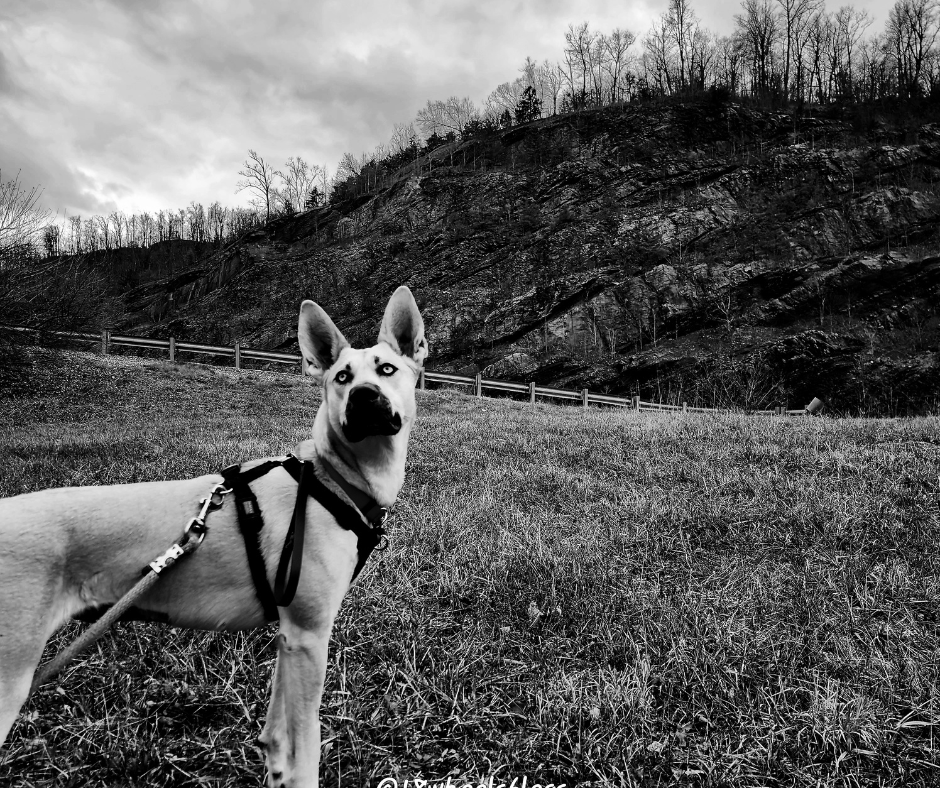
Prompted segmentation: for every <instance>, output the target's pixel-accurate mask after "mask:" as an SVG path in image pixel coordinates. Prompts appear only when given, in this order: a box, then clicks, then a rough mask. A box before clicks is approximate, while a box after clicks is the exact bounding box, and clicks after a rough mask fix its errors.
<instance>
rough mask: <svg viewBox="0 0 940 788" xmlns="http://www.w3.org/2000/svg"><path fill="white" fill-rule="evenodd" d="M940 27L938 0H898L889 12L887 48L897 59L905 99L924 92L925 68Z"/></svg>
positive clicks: (893, 57) (896, 68) (900, 83)
mask: <svg viewBox="0 0 940 788" xmlns="http://www.w3.org/2000/svg"><path fill="white" fill-rule="evenodd" d="M938 30H940V3H938V2H937V0H897V2H896V3H895V4H894V6H893V7H892V8H891V10H890V11H889V12H888V25H887V31H886V42H885V43H886V49H887V50H888V52H890V56H891V58H892V59H893V60H894V68H895V73H896V74H897V80H898V93H899V94H900V95H901V96H902V97H903V98H912V97H915V96H918V95H920V94H921V93H922V92H923V87H924V86H923V77H924V69H925V65H926V63H927V61H928V60H929V59H930V57H931V56H932V55H933V54H934V51H935V50H934V44H935V43H936V40H937V34H938Z"/></svg>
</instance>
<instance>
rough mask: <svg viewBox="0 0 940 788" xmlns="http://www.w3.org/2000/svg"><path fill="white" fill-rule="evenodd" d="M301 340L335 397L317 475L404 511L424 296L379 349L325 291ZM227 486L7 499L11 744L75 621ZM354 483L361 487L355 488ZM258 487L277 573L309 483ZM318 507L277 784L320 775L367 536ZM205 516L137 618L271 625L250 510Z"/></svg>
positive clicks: (4, 725)
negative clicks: (336, 314) (340, 644)
mask: <svg viewBox="0 0 940 788" xmlns="http://www.w3.org/2000/svg"><path fill="white" fill-rule="evenodd" d="M297 336H298V342H299V344H300V348H301V352H302V355H303V359H304V367H305V372H306V374H309V375H311V376H312V377H313V378H314V379H315V380H316V381H318V382H319V383H320V384H321V386H322V395H323V396H322V402H321V404H320V407H319V409H318V410H317V414H316V417H315V419H314V424H313V435H312V438H311V439H308V440H306V441H303V442H302V443H301V444H300V447H299V448H298V450H297V452H295V454H297V455H298V456H299V459H302V460H325V461H327V462H328V464H329V465H330V466H332V468H333V469H335V471H338V473H339V476H340V477H341V479H340V480H337V479H336V477H335V476H334V477H333V478H330V476H329V474H324V473H322V468H321V471H318V474H317V475H318V477H322V478H321V479H320V480H321V482H322V484H324V485H325V486H326V487H327V488H328V489H330V490H331V491H332V492H333V493H334V494H335V495H337V496H340V497H342V498H343V500H344V501H348V500H350V498H349V496H350V494H355V491H360V493H359V494H363V493H364V494H366V495H367V496H369V497H371V498H372V499H373V500H374V502H375V503H376V504H377V505H378V506H380V507H389V506H391V505H392V504H393V503H394V501H395V499H396V498H397V496H398V492H399V490H400V489H401V486H402V484H403V482H404V478H405V461H406V457H407V452H408V439H409V435H410V432H411V427H412V424H413V423H414V419H415V411H416V405H415V387H416V380H417V376H418V375H419V374H420V370H421V367H422V366H423V363H424V359H425V358H426V356H427V352H428V346H427V341H426V339H425V335H424V322H423V320H422V317H421V314H420V312H419V310H418V306H417V304H416V303H415V300H414V297H413V296H412V294H411V291H410V290H409V289H408V288H407V287H399V288H398V289H397V290H396V291H395V293H394V294H393V295H392V297H391V299H390V300H389V302H388V305H387V307H386V310H385V314H384V316H383V318H382V323H381V327H380V329H379V334H378V341H377V344H376V345H374V346H373V347H370V348H365V349H353V348H352V347H350V345H349V343H348V342H347V341H346V339H345V338H344V337H343V335H342V333H341V332H340V331H339V329H338V328H337V327H336V326H335V324H334V323H333V321H332V320H331V319H330V318H329V316H328V315H327V314H326V312H325V311H324V310H323V309H322V308H321V307H320V306H319V305H317V304H316V303H314V302H313V301H304V302H303V303H302V304H301V307H300V316H299V320H298V330H297ZM255 464H257V463H255ZM242 467H243V468H247V469H250V468H251V467H252V464H246V465H245V466H242ZM335 471H334V472H335ZM338 481H339V482H340V483H337V482H338ZM222 482H223V476H221V475H219V474H209V475H206V476H201V477H199V478H196V479H186V480H179V481H158V482H144V483H139V484H124V485H111V486H98V487H94V486H88V487H63V488H59V489H52V490H43V491H40V492H33V493H26V494H24V495H18V496H15V497H12V498H7V499H4V500H0V744H2V743H3V741H4V740H5V739H6V736H7V734H8V733H9V730H10V728H11V726H12V725H13V722H14V720H15V719H16V716H17V714H18V713H19V709H20V708H21V706H22V705H23V703H24V702H25V701H26V699H27V697H28V695H29V692H30V684H31V680H32V678H33V673H34V671H35V669H36V666H37V663H38V662H39V659H40V657H41V655H42V652H43V648H44V646H45V644H46V642H47V641H48V639H49V638H50V637H51V635H52V634H53V633H54V632H55V631H56V630H57V629H59V627H61V626H62V624H63V623H65V621H66V620H68V619H69V618H76V617H82V616H86V617H87V616H88V615H89V614H92V617H94V614H95V613H96V611H97V612H98V613H99V614H100V611H101V610H102V609H106V608H107V607H109V606H111V605H113V604H114V603H115V602H116V601H117V600H118V599H119V598H120V597H121V596H123V595H124V594H125V593H126V592H127V591H128V590H129V589H130V588H131V587H132V586H133V585H134V584H135V583H136V582H137V581H138V580H139V579H140V577H141V572H142V568H145V567H146V566H147V564H148V562H150V561H152V560H153V559H154V557H155V556H158V555H159V554H160V553H161V551H163V550H165V549H166V548H167V546H168V545H169V544H171V543H172V542H173V540H174V539H177V538H178V537H179V535H180V533H181V531H182V528H183V526H184V525H185V524H186V523H187V521H188V520H190V519H191V518H192V517H193V515H194V514H196V513H197V511H198V509H199V502H200V499H201V498H203V497H204V496H206V495H207V493H208V492H209V491H210V490H211V489H213V487H215V485H218V484H221V483H222ZM343 482H345V487H346V489H347V490H348V489H349V485H351V486H352V487H353V488H354V491H353V493H349V492H346V493H344V492H343ZM250 487H251V491H252V492H253V493H254V495H255V496H256V499H257V503H258V504H259V505H260V509H261V512H262V513H263V518H264V527H263V529H262V530H261V531H260V532H259V534H258V546H259V547H260V553H261V555H262V556H263V558H264V571H265V572H266V573H267V581H268V583H271V582H273V580H274V570H275V567H276V566H277V564H278V558H279V556H280V555H281V551H282V546H283V545H284V543H285V539H287V538H288V530H289V527H290V526H289V524H290V523H291V519H292V515H293V514H294V512H295V509H294V507H295V499H296V498H297V496H298V484H297V482H296V481H295V480H294V478H292V476H291V475H290V474H289V473H288V472H287V471H286V470H285V469H284V468H281V467H277V468H274V469H273V470H271V471H270V472H269V473H266V474H265V475H263V476H261V477H260V478H258V479H257V480H255V481H253V482H252V483H251V485H250ZM305 505H306V511H305V514H303V515H302V519H303V521H304V524H305V531H306V538H305V540H304V542H303V548H302V554H301V555H300V558H301V559H302V564H301V566H302V571H301V572H300V574H299V578H298V580H297V587H296V595H295V596H294V599H293V601H292V602H291V603H290V604H288V605H287V606H286V607H279V608H277V615H278V618H279V621H280V626H279V632H278V635H277V664H276V667H275V671H274V679H273V682H272V686H271V695H270V703H269V706H268V714H267V719H266V721H265V725H264V729H263V732H262V734H261V744H262V747H263V748H264V750H265V760H266V767H267V784H268V785H269V786H272V787H273V786H316V785H317V784H318V770H319V758H320V719H319V708H320V699H321V695H322V692H323V682H324V678H325V674H326V665H327V647H328V644H329V639H330V633H331V631H332V628H333V621H334V619H335V617H336V615H337V612H338V611H339V607H340V604H341V603H342V600H343V597H344V596H345V595H346V591H347V589H348V588H349V586H350V584H351V580H352V578H353V573H354V570H355V569H357V568H358V567H357V555H358V549H359V544H358V539H357V535H356V534H355V533H353V532H351V531H350V530H346V529H344V528H342V527H340V524H339V522H338V520H337V519H336V518H335V517H334V515H333V513H332V512H331V511H330V510H329V509H328V508H326V507H325V506H324V505H322V504H321V503H320V502H319V500H317V499H313V498H311V499H307V503H306V504H305ZM206 526H207V532H206V536H205V539H204V542H203V543H202V544H201V546H200V547H199V549H197V550H195V551H194V552H193V553H191V554H190V555H187V556H185V557H184V558H183V559H181V560H180V561H179V562H178V564H177V565H175V566H173V567H172V569H171V570H170V571H168V572H166V574H165V575H163V576H162V577H161V579H160V581H159V582H158V583H156V584H155V585H154V586H153V587H152V588H151V589H150V590H149V591H147V592H146V594H145V595H144V596H143V597H142V598H141V599H140V600H139V601H137V602H136V603H135V608H136V613H137V615H136V616H135V617H137V618H153V619H159V620H163V621H166V622H168V623H170V624H172V625H174V626H181V627H187V628H194V629H210V630H225V631H236V630H244V629H251V628H254V627H258V626H261V625H263V624H265V623H267V620H268V618H267V617H266V616H265V610H264V607H263V605H262V602H261V601H260V600H259V592H258V591H257V590H256V586H255V583H254V582H253V580H252V574H251V572H249V571H248V558H247V556H246V553H247V542H246V541H245V540H243V538H242V535H241V533H240V530H239V524H238V514H237V512H236V506H234V505H233V504H232V503H231V502H229V501H227V500H223V502H222V506H221V507H220V508H218V509H217V510H215V511H212V512H211V513H209V514H208V515H207V517H206ZM295 546H296V543H295ZM293 560H294V561H297V556H295V557H294V559H293Z"/></svg>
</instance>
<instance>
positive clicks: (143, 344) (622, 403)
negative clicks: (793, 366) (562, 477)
mask: <svg viewBox="0 0 940 788" xmlns="http://www.w3.org/2000/svg"><path fill="white" fill-rule="evenodd" d="M3 327H4V328H7V329H10V330H13V331H25V332H35V333H39V334H43V333H45V334H51V335H52V336H56V337H62V338H64V339H72V340H78V341H86V342H96V343H100V344H101V352H102V353H108V351H109V350H110V348H112V347H129V348H148V349H158V350H167V351H168V352H169V357H170V361H176V360H177V354H178V353H179V352H181V351H183V352H186V353H203V354H206V355H212V356H228V357H233V358H234V359H235V368H236V369H241V368H242V361H244V360H251V361H266V362H269V363H275V364H293V365H297V366H298V367H299V369H300V372H301V374H304V373H305V372H306V370H305V363H306V362H305V361H304V360H303V357H302V356H299V355H296V354H294V353H280V352H278V351H274V350H257V349H255V348H247V347H242V346H241V344H240V343H238V342H236V343H235V344H234V345H233V346H231V347H225V346H220V345H202V344H198V343H195V342H177V341H176V339H175V338H173V337H170V338H169V339H150V338H149V337H138V336H132V335H129V334H128V335H125V334H112V333H111V332H110V331H108V330H107V329H105V330H102V332H101V333H100V334H90V333H87V332H76V331H40V330H39V329H35V328H28V327H25V326H3ZM427 383H444V384H450V385H457V386H472V387H473V390H474V393H475V394H476V396H477V397H482V396H483V391H484V389H489V390H491V391H507V392H511V393H516V394H528V395H529V401H530V402H532V403H534V402H535V401H536V398H537V397H547V398H551V399H562V400H569V401H574V402H578V401H580V402H581V404H582V405H583V406H584V407H585V408H587V407H588V406H589V405H613V406H619V407H624V408H632V409H633V410H637V411H641V410H642V411H647V412H660V413H675V412H683V413H720V412H722V410H721V409H720V408H703V407H698V406H691V405H688V404H686V403H684V402H683V403H682V404H681V405H668V404H666V403H663V402H644V401H642V400H641V399H640V398H639V397H617V396H614V395H612V394H592V393H591V392H590V391H589V390H588V389H581V390H580V391H572V390H570V389H556V388H552V387H550V386H537V385H536V384H535V383H534V382H533V383H528V384H527V383H517V382H515V381H511V380H498V379H492V378H484V377H482V376H481V375H479V374H478V375H475V376H474V377H468V376H466V375H452V374H450V373H449V372H429V371H427V370H422V371H421V374H420V375H419V376H418V388H420V389H424V388H425V387H426V384H427ZM822 405H823V403H822V400H820V399H818V398H813V401H812V402H810V403H809V404H808V405H807V406H806V407H805V408H797V409H789V410H788V409H786V408H782V407H781V408H774V409H771V410H755V411H751V413H752V414H753V415H757V416H805V415H809V414H812V413H815V412H816V411H818V410H819V409H820V408H821V407H822Z"/></svg>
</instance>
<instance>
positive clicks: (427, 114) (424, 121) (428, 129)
mask: <svg viewBox="0 0 940 788" xmlns="http://www.w3.org/2000/svg"><path fill="white" fill-rule="evenodd" d="M477 114H478V113H477V110H476V107H474V106H473V102H472V101H471V100H470V99H469V98H466V97H465V98H458V97H457V96H451V97H450V98H449V99H447V101H428V103H427V106H426V107H424V108H423V109H420V110H418V116H417V118H416V119H415V123H417V124H418V128H420V129H421V133H422V134H423V135H424V137H425V138H427V137H430V136H431V135H432V134H438V135H440V136H442V137H443V136H446V135H447V134H449V133H451V132H453V133H454V134H455V135H456V134H460V132H461V131H462V130H463V128H464V126H466V125H467V124H468V123H469V122H470V121H471V120H472V119H473V118H475V117H476V116H477ZM382 158H384V156H380V157H377V159H378V160H381V159H382Z"/></svg>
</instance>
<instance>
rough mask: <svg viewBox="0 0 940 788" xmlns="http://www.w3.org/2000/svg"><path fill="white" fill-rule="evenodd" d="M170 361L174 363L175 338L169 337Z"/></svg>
mask: <svg viewBox="0 0 940 788" xmlns="http://www.w3.org/2000/svg"><path fill="white" fill-rule="evenodd" d="M170 361H171V362H173V361H176V337H170Z"/></svg>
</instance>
